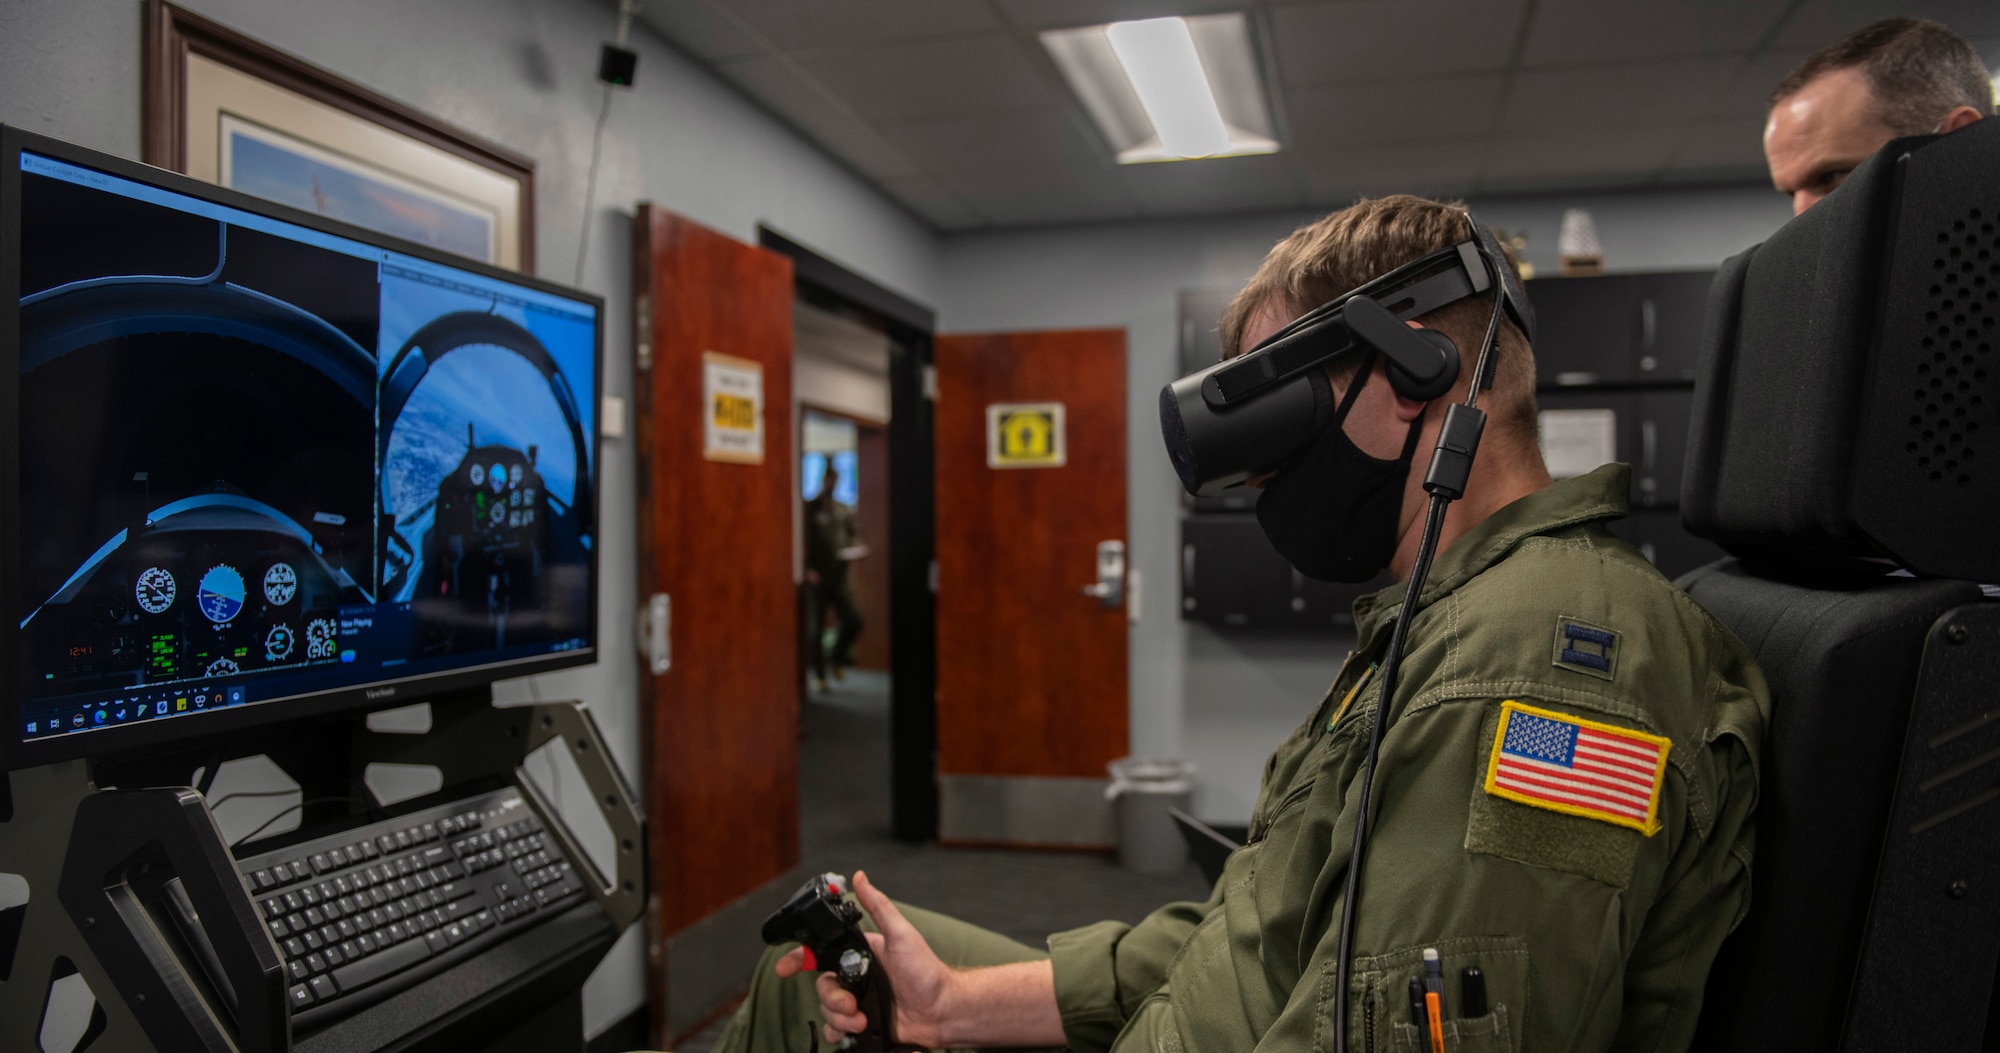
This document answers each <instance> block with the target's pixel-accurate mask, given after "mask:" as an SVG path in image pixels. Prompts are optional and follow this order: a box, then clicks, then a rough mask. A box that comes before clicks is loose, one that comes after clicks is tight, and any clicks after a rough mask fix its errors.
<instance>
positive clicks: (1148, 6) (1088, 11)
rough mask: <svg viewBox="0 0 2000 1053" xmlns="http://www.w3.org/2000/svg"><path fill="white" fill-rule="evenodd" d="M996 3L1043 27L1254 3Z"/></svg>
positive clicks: (1025, 23) (1016, 18)
mask: <svg viewBox="0 0 2000 1053" xmlns="http://www.w3.org/2000/svg"><path fill="white" fill-rule="evenodd" d="M997 6H998V7H999V8H1000V12H1001V14H1003V15H1005V16H1006V17H1007V20H1008V21H1010V22H1012V23H1014V24H1015V25H1017V26H1020V27H1021V28H1023V29H1035V30H1041V29H1067V28H1070V27H1073V26H1096V25H1103V24H1104V23H1106V22H1124V21H1129V20H1131V19H1138V18H1165V17H1167V16H1170V15H1182V16H1186V15H1206V14H1214V13H1216V12H1218V11H1242V10H1245V9H1246V8H1248V7H1250V6H1251V0H998V2H997Z"/></svg>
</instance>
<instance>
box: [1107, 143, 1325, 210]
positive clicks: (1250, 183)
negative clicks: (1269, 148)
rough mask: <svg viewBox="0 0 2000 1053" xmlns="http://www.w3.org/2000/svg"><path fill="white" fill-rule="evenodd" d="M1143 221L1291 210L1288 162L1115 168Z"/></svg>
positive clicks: (1292, 176) (1294, 188) (1294, 179)
mask: <svg viewBox="0 0 2000 1053" xmlns="http://www.w3.org/2000/svg"><path fill="white" fill-rule="evenodd" d="M1114 175H1115V177H1116V178H1117V180H1118V182H1119V183H1121V184H1123V186H1124V187H1125V191H1126V193H1128V194H1129V195H1130V196H1131V198H1132V200H1133V201H1135V202H1137V203H1138V205H1139V209H1140V210H1141V211H1142V212H1144V213H1146V214H1147V215H1189V214H1193V213H1200V212H1247V211H1253V210H1266V209H1283V208H1296V207H1298V205H1299V204H1300V203H1301V202H1302V201H1303V197H1302V195H1301V194H1300V188H1299V179H1298V175H1297V172H1296V169H1295V168H1294V162H1293V159H1291V158H1289V157H1286V156H1285V155H1283V154H1264V155H1261V156H1256V157H1218V158H1213V159H1211V160H1206V161H1168V162H1163V163H1160V164H1144V165H1120V166H1119V167H1118V169H1117V170H1116V172H1115V173H1114Z"/></svg>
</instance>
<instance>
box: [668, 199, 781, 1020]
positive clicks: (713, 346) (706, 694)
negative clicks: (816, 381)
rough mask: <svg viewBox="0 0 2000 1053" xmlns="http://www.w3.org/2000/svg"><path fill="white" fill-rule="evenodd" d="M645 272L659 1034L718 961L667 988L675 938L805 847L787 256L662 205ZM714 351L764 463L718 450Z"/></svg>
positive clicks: (736, 413)
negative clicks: (745, 388)
mask: <svg viewBox="0 0 2000 1053" xmlns="http://www.w3.org/2000/svg"><path fill="white" fill-rule="evenodd" d="M633 266H634V269H635V275H634V279H635V280H634V293H635V295H634V310H635V312H636V314H637V316H638V317H637V319H636V325H635V332H636V343H637V345H638V349H637V354H638V362H637V363H636V368H635V371H634V381H633V389H634V393H635V396H636V401H637V413H636V415H635V416H636V422H637V428H636V431H637V439H638V449H639V457H638V461H639V470H638V475H639V519H640V533H639V566H640V569H639V574H640V581H641V585H640V599H641V602H642V604H644V603H645V601H646V600H647V598H648V596H649V594H657V593H665V594H666V595H667V596H668V597H669V603H670V606H671V614H672V617H671V626H670V630H669V637H670V641H669V642H670V644H671V661H672V664H671V668H669V669H668V670H667V671H666V672H665V673H663V674H661V675H657V676H656V675H652V673H651V669H650V668H646V669H642V670H641V676H640V684H641V703H642V707H641V712H642V713H643V714H644V719H645V721H646V726H645V727H644V729H643V735H644V741H645V752H646V756H645V768H646V788H645V800H646V809H647V820H648V827H649V840H650V842H651V861H652V867H651V870H650V872H651V875H652V881H653V886H654V887H653V895H654V897H655V904H656V907H655V910H654V917H655V923H654V924H655V926H656V927H655V931H653V932H652V933H651V934H650V936H651V940H650V944H651V947H652V950H653V954H652V955H651V960H652V963H653V966H654V977H653V980H654V988H653V997H652V999H650V1001H651V1003H652V1004H653V1007H654V1015H655V1020H654V1027H655V1033H656V1038H659V1037H660V1036H662V1035H667V1034H669V1033H670V1031H671V1030H677V1029H678V1028H672V1029H670V1028H668V1027H667V1026H666V1024H667V1019H666V1017H665V1016H664V1013H665V1010H664V1009H663V1008H662V1003H663V1002H664V1001H667V1000H668V999H670V998H671V997H672V995H671V994H667V995H666V996H665V997H663V992H671V991H673V990H676V989H684V988H686V987H687V985H686V984H685V983H684V982H683V980H682V978H681V977H680V976H679V974H680V973H681V972H684V971H691V970H692V971H701V970H710V971H712V970H715V969H718V968H724V967H723V966H720V965H719V964H718V963H716V962H714V961H692V960H691V961H688V962H686V963H683V964H680V965H676V966H675V969H674V971H675V974H676V975H675V977H674V978H673V979H674V983H669V982H668V978H667V977H666V976H665V975H664V974H665V971H666V964H665V962H664V960H663V956H664V955H665V954H666V953H668V952H667V951H666V950H665V949H664V948H666V947H667V945H668V944H669V943H670V942H671V939H672V937H673V936H674V935H675V934H676V933H679V932H681V931H683V930H686V929H688V928H689V926H691V925H692V924H693V923H694V922H696V921H699V920H701V919H703V918H706V917H708V916H710V915H712V914H714V913H715V912H717V911H719V910H721V909H722V908H724V907H727V906H729V905H731V904H732V903H735V902H736V901H738V900H740V899H742V898H743V897H744V896H745V895H746V894H748V893H751V892H753V891H756V890H758V889H759V888H760V887H762V886H764V885H765V884H767V883H769V882H771V881H772V880H773V879H775V878H777V877H779V876H780V875H782V874H784V873H785V872H786V871H788V870H790V869H791V868H793V867H794V866H795V865H796V864H797V863H798V858H799V826H798V823H799V819H798V716H797V712H796V710H795V708H794V702H795V698H796V690H795V685H796V684H797V682H798V675H799V673H798V666H797V661H798V658H797V649H796V642H795V641H796V640H797V613H796V611H795V610H794V608H793V581H792V510H793V507H792V506H793V505H794V504H796V503H797V497H796V495H795V494H794V493H793V485H794V484H793V458H794V454H793V448H794V447H793V439H792V434H791V431H792V424H791V375H792V374H791V361H792V295H793V294H792V265H791V261H790V260H787V259H786V258H785V257H783V256H780V255H778V254H776V253H773V252H770V251H768V250H765V249H760V248H756V247H754V246H750V245H745V244H743V243H741V242H738V241H736V240H734V239H732V238H729V237H726V236H724V235H722V234H718V233H716V232H715V231H712V230H708V229H707V228H704V227H702V226H700V225H698V224H696V223H693V222H691V221H689V220H687V219H684V218H682V217H680V216H676V215H674V214H672V213H670V212H667V211H665V210H663V209H660V208H657V207H653V206H650V205H641V206H640V208H639V214H638V216H637V219H636V223H635V227H634V244H633ZM716 354H720V355H724V356H728V359H726V360H716V359H713V358H712V356H713V355H716ZM711 362H720V363H722V364H724V365H727V366H728V367H729V368H732V369H734V370H736V371H737V373H736V375H738V376H740V375H742V374H743V373H745V372H753V373H754V372H755V371H757V370H761V374H762V418H763V454H762V460H761V463H745V460H746V458H745V456H744V454H743V452H742V451H741V450H737V449H734V448H732V449H731V450H729V451H726V452H721V453H719V452H718V451H717V449H716V447H714V446H713V445H711V438H710V435H709V427H710V426H711V425H716V424H718V422H717V421H716V420H714V419H712V418H716V417H718V415H719V416H720V417H722V418H724V421H723V422H722V423H727V424H730V425H732V426H734V425H737V424H741V423H742V422H743V421H744V420H746V419H748V418H746V417H744V415H743V414H744V411H745V407H744V406H743V405H742V404H741V403H740V402H739V403H734V404H728V405H726V406H725V407H724V408H725V409H726V410H727V411H728V412H724V413H720V414H718V411H717V409H716V407H715V406H712V405H710V404H709V403H710V399H709V398H708V397H707V395H705V383H704V380H705V376H706V373H707V371H708V370H709V369H710V365H711ZM739 397H740V396H739ZM717 456H730V457H733V458H735V459H733V460H718V459H716V457H717ZM773 905H775V902H774V904H773ZM763 909H764V910H766V911H768V910H769V909H770V907H769V906H765V907H763ZM746 936H747V938H748V939H749V940H750V941H752V943H751V950H750V954H752V955H754V954H755V950H756V948H755V943H754V940H755V936H754V929H753V930H752V931H751V933H749V934H746ZM690 957H691V958H692V957H694V955H692V954H691V955H690ZM734 967H735V966H734V965H733V964H732V965H729V966H727V968H734ZM696 986H699V985H696ZM677 1008H678V1009H680V1010H682V1012H678V1013H676V1014H675V1015H676V1016H677V1017H679V1016H685V1015H686V1013H687V1012H690V1011H692V1010H691V1008H690V1007H687V1006H680V1007H677Z"/></svg>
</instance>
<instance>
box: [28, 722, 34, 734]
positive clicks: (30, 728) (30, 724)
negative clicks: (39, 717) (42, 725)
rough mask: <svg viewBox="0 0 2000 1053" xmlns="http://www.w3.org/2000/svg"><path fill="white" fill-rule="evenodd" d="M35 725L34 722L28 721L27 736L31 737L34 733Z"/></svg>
mask: <svg viewBox="0 0 2000 1053" xmlns="http://www.w3.org/2000/svg"><path fill="white" fill-rule="evenodd" d="M35 723H36V722H35V721H32V720H31V721H28V734H30V735H33V734H34V733H35Z"/></svg>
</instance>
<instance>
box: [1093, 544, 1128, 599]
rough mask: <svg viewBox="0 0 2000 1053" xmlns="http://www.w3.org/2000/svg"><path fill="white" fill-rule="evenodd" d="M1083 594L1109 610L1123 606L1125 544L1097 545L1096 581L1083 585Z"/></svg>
mask: <svg viewBox="0 0 2000 1053" xmlns="http://www.w3.org/2000/svg"><path fill="white" fill-rule="evenodd" d="M1083 594H1084V595H1085V596H1090V597H1094V598H1095V599H1096V600H1097V604H1098V606H1100V607H1105V608H1109V609H1111V610H1117V609H1118V608H1120V607H1123V606H1124V605H1125V542H1123V541H1100V542H1098V543H1097V580H1096V581H1095V582H1092V583H1091V584H1089V585H1085V586H1084V587H1083Z"/></svg>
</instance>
